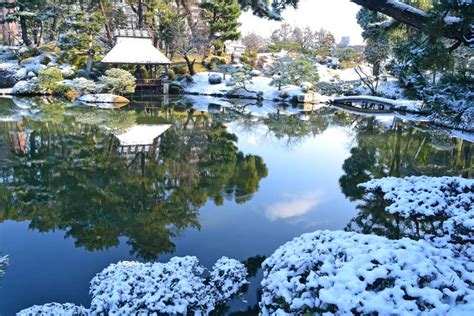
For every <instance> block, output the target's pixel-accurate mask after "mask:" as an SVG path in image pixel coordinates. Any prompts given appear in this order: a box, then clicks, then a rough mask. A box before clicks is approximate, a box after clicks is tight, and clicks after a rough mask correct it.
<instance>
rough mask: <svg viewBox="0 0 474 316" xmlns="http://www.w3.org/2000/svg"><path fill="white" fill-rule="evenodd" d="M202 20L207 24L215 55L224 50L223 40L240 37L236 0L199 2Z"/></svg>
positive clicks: (238, 9) (238, 6)
mask: <svg viewBox="0 0 474 316" xmlns="http://www.w3.org/2000/svg"><path fill="white" fill-rule="evenodd" d="M200 7H201V8H202V17H203V20H204V21H206V22H207V23H208V24H209V28H210V36H209V40H210V42H211V43H212V45H213V46H214V51H215V53H216V55H222V53H223V52H224V48H225V47H224V42H225V41H227V40H236V39H238V38H239V37H240V32H239V26H240V23H239V17H240V14H241V11H240V5H239V3H238V2H237V1H236V0H207V1H203V2H202V3H201V4H200Z"/></svg>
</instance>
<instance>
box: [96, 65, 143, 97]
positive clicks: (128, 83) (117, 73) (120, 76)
mask: <svg viewBox="0 0 474 316" xmlns="http://www.w3.org/2000/svg"><path fill="white" fill-rule="evenodd" d="M100 82H101V83H102V84H103V86H104V87H105V89H106V90H107V91H110V92H111V93H119V94H124V93H134V92H135V86H136V79H135V77H134V76H133V75H132V74H131V73H129V72H128V71H126V70H123V69H119V68H112V69H109V70H107V71H106V72H105V76H102V77H100Z"/></svg>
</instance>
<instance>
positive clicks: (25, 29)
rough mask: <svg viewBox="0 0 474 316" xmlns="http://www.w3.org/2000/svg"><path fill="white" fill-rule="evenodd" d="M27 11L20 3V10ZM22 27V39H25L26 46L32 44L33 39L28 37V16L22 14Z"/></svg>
mask: <svg viewBox="0 0 474 316" xmlns="http://www.w3.org/2000/svg"><path fill="white" fill-rule="evenodd" d="M22 11H25V6H24V5H22V4H20V12H22ZM20 27H21V39H22V40H23V44H25V45H26V46H30V45H31V44H32V43H31V40H30V38H29V37H28V26H27V25H26V18H25V17H24V16H20Z"/></svg>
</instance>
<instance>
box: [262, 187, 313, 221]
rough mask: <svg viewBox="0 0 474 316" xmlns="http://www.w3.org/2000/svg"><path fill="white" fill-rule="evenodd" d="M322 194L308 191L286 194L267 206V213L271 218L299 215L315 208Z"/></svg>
mask: <svg viewBox="0 0 474 316" xmlns="http://www.w3.org/2000/svg"><path fill="white" fill-rule="evenodd" d="M285 196H286V197H285ZM320 196H321V194H317V193H307V194H303V195H295V196H292V195H291V194H284V197H283V199H282V200H280V201H277V202H275V203H272V204H270V205H268V206H267V207H266V209H265V214H266V215H267V217H268V219H270V220H276V219H286V218H293V217H298V216H301V215H304V214H306V213H308V212H309V211H311V210H312V209H313V208H315V207H316V206H317V205H318V204H319V203H320V200H321V197H320Z"/></svg>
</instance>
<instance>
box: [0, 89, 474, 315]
mask: <svg viewBox="0 0 474 316" xmlns="http://www.w3.org/2000/svg"><path fill="white" fill-rule="evenodd" d="M209 100H211V99H209V98H203V99H199V98H193V99H188V100H184V99H176V100H171V101H167V102H166V104H163V102H162V101H156V102H136V103H133V104H131V105H129V106H126V107H122V108H120V109H100V108H92V107H87V106H78V105H72V104H66V103H61V102H57V101H52V102H51V101H50V102H47V101H45V100H39V99H36V100H35V99H31V100H21V99H18V100H11V99H0V172H1V174H0V254H3V255H5V254H6V255H8V256H9V258H10V265H9V266H8V268H7V270H6V274H5V276H4V277H3V278H2V279H0V314H2V315H12V314H14V313H15V312H18V311H19V310H21V309H23V308H26V307H29V306H31V305H34V304H44V303H48V302H60V303H64V302H72V303H75V304H82V305H84V306H87V307H88V306H89V303H90V297H89V294H88V290H89V281H90V280H91V279H92V277H93V276H94V275H95V274H96V273H98V272H100V271H101V270H102V269H103V268H105V267H106V266H108V265H109V264H110V263H115V262H117V261H120V260H138V261H150V260H158V261H167V260H169V258H170V257H172V256H184V255H194V256H197V257H198V258H199V260H200V261H201V263H202V264H203V265H205V266H207V267H209V268H210V267H211V266H212V264H213V263H214V262H215V261H216V260H217V259H218V258H220V257H221V256H228V257H231V258H236V259H239V260H247V262H257V263H256V264H254V266H258V262H259V257H257V256H268V255H270V254H271V253H272V252H273V251H274V250H275V249H276V248H277V247H278V246H280V245H282V244H283V243H285V242H286V241H289V240H290V239H292V238H293V237H296V236H299V235H301V234H302V233H305V232H311V231H315V230H318V229H330V230H336V229H348V230H350V229H357V230H358V231H363V232H370V233H377V232H373V231H371V225H373V223H371V222H372V220H373V218H370V212H364V213H363V214H362V213H359V209H358V208H357V205H358V204H359V202H360V199H361V198H362V192H361V191H360V189H359V188H358V187H357V185H358V184H359V183H362V182H364V181H367V180H368V179H370V178H371V177H377V178H378V177H383V176H389V175H391V176H397V177H402V176H407V175H422V174H424V175H435V176H440V175H457V176H464V177H473V176H474V172H473V170H472V168H471V166H472V163H473V162H474V157H473V155H472V152H473V151H474V148H473V147H474V146H473V145H472V144H471V142H472V140H473V138H474V137H473V135H466V134H464V135H458V134H456V136H454V134H453V132H450V131H443V130H439V129H435V128H433V127H430V126H427V125H426V124H423V123H410V122H406V121H402V120H401V119H399V118H396V117H393V116H379V117H368V116H360V115H356V114H351V113H347V112H343V111H341V110H336V109H334V108H327V107H326V108H321V109H319V110H317V111H315V112H314V113H313V114H311V115H309V116H306V117H305V119H304V120H302V119H301V117H297V116H295V115H292V116H288V115H285V114H289V113H296V112H298V109H297V108H291V107H290V108H285V107H283V108H281V111H278V112H277V111H273V112H271V111H267V110H268V109H271V108H273V109H276V108H277V107H278V106H279V105H271V104H270V105H268V104H266V105H248V104H246V105H245V106H247V107H246V108H247V109H251V111H247V112H246V113H248V112H253V113H254V114H258V116H255V115H249V114H245V115H242V114H239V113H235V112H233V111H230V110H228V109H225V108H222V107H220V106H219V105H218V104H215V103H213V102H212V100H211V104H209V102H210V101H209ZM262 113H263V114H262ZM269 113H270V114H269ZM282 113H283V114H282ZM354 227H356V228H354ZM249 259H250V260H249ZM254 270H255V271H253V272H254V273H253V274H254V276H253V277H252V278H251V280H250V281H251V284H250V286H249V287H248V289H247V290H246V292H245V293H243V294H242V295H241V296H239V297H237V298H235V299H234V300H233V301H232V302H230V303H229V305H228V307H227V308H226V310H227V313H228V314H231V313H232V312H239V311H240V312H243V311H246V310H247V312H248V314H252V313H255V311H254V310H252V309H253V308H255V305H256V303H257V302H258V285H259V282H260V278H261V271H258V270H257V269H254Z"/></svg>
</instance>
